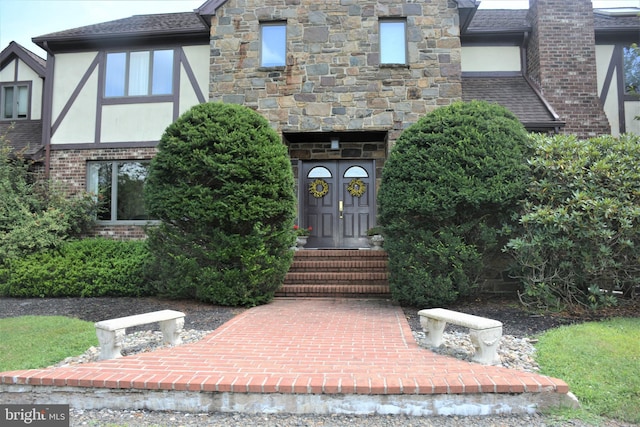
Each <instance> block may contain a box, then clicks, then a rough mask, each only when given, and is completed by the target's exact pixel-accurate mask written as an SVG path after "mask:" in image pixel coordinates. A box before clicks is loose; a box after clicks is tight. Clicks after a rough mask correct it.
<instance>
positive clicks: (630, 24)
mask: <svg viewBox="0 0 640 427" xmlns="http://www.w3.org/2000/svg"><path fill="white" fill-rule="evenodd" d="M593 16H594V25H595V28H596V30H614V29H615V30H622V29H629V30H633V29H637V30H638V31H640V16H606V15H601V14H599V13H594V15H593ZM638 36H639V37H640V34H638Z"/></svg>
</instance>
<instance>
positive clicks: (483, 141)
mask: <svg viewBox="0 0 640 427" xmlns="http://www.w3.org/2000/svg"><path fill="white" fill-rule="evenodd" d="M527 138H528V136H527V132H526V130H525V129H524V127H523V126H522V125H521V124H520V122H519V121H518V119H517V118H516V117H515V116H514V115H513V114H511V113H510V112H509V111H508V110H506V109H505V108H503V107H500V106H498V105H493V104H488V103H486V102H479V101H474V102H470V103H463V102H458V103H454V104H452V105H450V106H447V107H442V108H439V109H436V110H434V111H433V112H431V113H430V114H427V115H426V116H424V117H422V118H421V119H420V120H419V121H418V122H417V123H416V124H414V125H412V126H411V127H409V128H407V129H406V130H405V131H404V132H403V133H402V135H401V136H400V137H399V138H398V140H397V141H396V144H395V146H394V147H393V150H392V151H391V154H390V156H389V159H388V160H387V162H386V163H385V166H384V169H383V172H382V183H381V186H380V189H379V193H378V204H379V222H380V223H381V225H382V226H383V227H384V230H385V249H386V250H387V253H388V254H389V271H390V286H391V292H392V295H393V297H394V299H396V300H398V301H399V302H401V303H403V304H408V305H414V306H420V307H431V306H442V305H446V304H449V303H451V302H453V301H455V300H456V299H457V298H458V297H460V296H464V295H469V294H470V292H471V291H472V289H473V288H474V286H475V284H476V279H477V277H478V276H479V275H480V274H481V273H482V271H483V268H484V265H485V261H486V260H489V259H491V258H492V257H493V256H494V255H496V254H498V255H499V254H500V248H501V247H502V246H503V245H504V243H506V241H503V240H504V237H503V236H502V235H501V231H502V230H503V227H505V225H508V224H509V222H510V218H511V216H512V215H513V214H514V213H515V212H516V211H517V206H518V201H519V200H520V198H522V197H523V195H524V191H525V189H526V185H527V180H528V166H527V163H526V156H527Z"/></svg>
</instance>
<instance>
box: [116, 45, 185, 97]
mask: <svg viewBox="0 0 640 427" xmlns="http://www.w3.org/2000/svg"><path fill="white" fill-rule="evenodd" d="M106 56H107V59H106V66H105V82H104V96H105V97H107V98H110V97H125V96H152V95H171V94H172V93H173V56H174V55H173V49H164V50H147V51H134V52H109V53H107V55H106Z"/></svg>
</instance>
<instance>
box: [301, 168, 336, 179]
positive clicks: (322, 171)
mask: <svg viewBox="0 0 640 427" xmlns="http://www.w3.org/2000/svg"><path fill="white" fill-rule="evenodd" d="M331 177H332V176H331V171H330V170H329V169H327V168H325V167H323V166H316V167H315V168H313V169H311V170H310V171H309V173H308V174H307V178H331Z"/></svg>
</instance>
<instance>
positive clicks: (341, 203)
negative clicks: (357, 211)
mask: <svg viewBox="0 0 640 427" xmlns="http://www.w3.org/2000/svg"><path fill="white" fill-rule="evenodd" d="M338 210H339V211H340V219H342V211H344V203H343V202H342V200H340V201H339V202H338Z"/></svg>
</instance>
